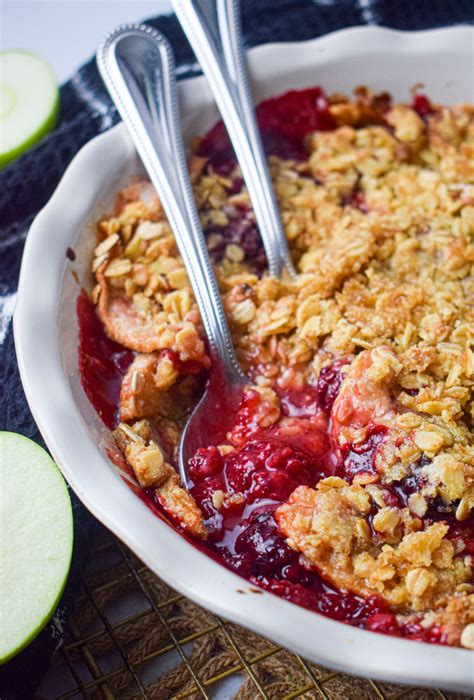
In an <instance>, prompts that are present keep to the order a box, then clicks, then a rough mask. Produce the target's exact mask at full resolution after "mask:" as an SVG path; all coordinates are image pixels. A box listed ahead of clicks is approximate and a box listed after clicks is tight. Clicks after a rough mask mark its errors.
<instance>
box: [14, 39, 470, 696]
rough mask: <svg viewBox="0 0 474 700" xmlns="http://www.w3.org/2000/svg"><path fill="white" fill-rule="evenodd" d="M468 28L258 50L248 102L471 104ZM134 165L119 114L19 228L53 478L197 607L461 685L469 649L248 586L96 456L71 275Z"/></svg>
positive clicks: (341, 664)
mask: <svg viewBox="0 0 474 700" xmlns="http://www.w3.org/2000/svg"><path fill="white" fill-rule="evenodd" d="M473 36H474V32H473V30H472V29H470V28H468V27H456V28H451V29H442V30H434V31H427V32H416V33H401V32H395V31H392V30H387V29H381V28H374V27H363V28H356V29H349V30H344V31H340V32H336V33H334V34H330V35H328V36H325V37H323V38H320V39H316V40H313V41H309V42H304V43H297V44H296V43H295V44H270V45H266V46H263V47H258V48H256V49H253V50H252V51H250V54H249V59H250V68H251V75H252V80H253V85H254V88H255V98H256V100H257V101H259V100H261V99H263V98H266V97H269V96H271V95H276V94H278V93H281V92H283V91H285V90H288V89H290V88H302V87H307V86H314V85H317V84H319V85H322V86H324V87H325V88H326V89H327V91H328V92H333V91H342V92H350V91H351V90H352V88H353V87H355V86H356V85H360V84H364V85H367V86H369V87H371V88H373V89H376V90H389V91H390V92H391V93H392V94H393V96H394V98H395V99H399V100H408V99H409V90H410V88H411V87H412V86H413V85H414V84H415V83H419V82H421V83H423V84H424V86H425V88H424V89H425V91H426V93H427V94H428V95H429V96H430V97H431V98H432V99H433V100H434V101H439V102H444V103H455V102H461V101H472V97H473V96H472V73H471V74H470V70H469V68H470V65H472V64H471V60H472V42H473ZM179 90H180V99H181V113H182V121H183V128H184V132H185V136H186V138H187V139H190V138H191V137H192V136H195V135H197V134H200V133H203V132H204V131H205V130H206V129H208V128H209V127H210V126H211V125H212V124H213V123H214V121H215V120H216V118H217V113H216V110H215V108H214V106H213V104H212V99H211V97H210V94H209V91H208V89H207V86H206V84H205V81H204V79H203V78H194V79H192V80H188V81H183V82H181V83H180V85H179ZM137 172H140V165H139V163H138V161H137V158H136V156H135V154H134V149H133V146H132V145H131V142H130V140H129V138H128V135H127V133H126V132H125V129H124V127H123V125H121V124H120V125H118V126H116V127H114V128H113V129H111V130H110V131H108V132H106V133H105V134H103V135H101V136H98V137H97V138H95V139H93V140H92V141H90V143H88V144H87V145H86V146H85V147H84V148H82V150H81V151H80V152H79V153H78V155H77V156H76V157H75V158H74V160H73V161H72V163H71V164H70V166H69V167H68V169H67V171H66V173H65V175H64V177H63V179H62V181H61V183H60V184H59V186H58V188H57V190H56V192H55V193H54V195H53V197H52V198H51V200H50V201H49V203H48V204H47V205H46V207H45V208H44V209H43V210H42V211H41V212H40V213H39V214H38V216H37V217H36V219H35V221H34V222H33V224H32V226H31V229H30V232H29V234H28V239H27V243H26V247H25V252H24V257H23V264H22V269H21V276H20V285H19V292H18V301H17V307H16V311H15V316H14V332H15V343H16V350H17V355H18V362H19V367H20V373H21V377H22V381H23V386H24V388H25V392H26V396H27V399H28V402H29V405H30V408H31V410H32V412H33V415H34V417H35V420H36V421H37V423H38V426H39V428H40V430H41V432H42V435H43V437H44V439H45V441H46V443H47V445H48V447H49V449H50V450H51V453H52V455H53V457H54V458H55V460H56V461H57V463H58V464H59V466H60V468H61V470H62V471H63V474H64V476H65V477H66V479H67V480H68V482H69V483H70V485H71V486H72V488H73V489H74V491H75V492H76V494H77V495H78V496H79V498H80V499H81V500H82V501H83V502H84V504H85V505H86V506H87V507H88V508H89V510H90V511H91V512H92V513H93V514H94V515H95V516H96V517H97V518H98V519H99V520H100V521H101V522H103V523H104V524H105V525H106V526H107V527H109V528H110V529H111V530H112V531H113V532H114V533H115V534H116V535H117V536H118V537H120V538H121V539H122V540H123V541H124V542H125V543H126V544H127V545H128V546H129V547H130V548H131V549H132V550H133V551H134V552H135V553H136V554H137V555H138V556H139V557H140V558H141V559H142V560H143V561H144V562H145V564H146V565H147V566H149V567H150V568H151V569H152V570H153V571H154V572H156V574H157V575H158V576H160V577H162V578H163V579H165V580H166V581H167V582H168V583H169V584H170V585H171V586H172V587H173V588H176V589H177V590H178V591H180V592H181V593H182V594H184V595H186V596H188V597H189V598H191V599H193V600H194V601H196V602H197V603H198V604H200V605H203V606H204V607H206V608H209V609H210V610H212V611H214V612H216V613H218V614H219V615H222V616H223V617H225V618H228V619H230V620H233V621H235V622H237V623H239V624H242V625H244V626H246V627H249V628H251V629H253V630H255V631H256V632H258V633H260V634H263V635H266V636H268V637H270V638H272V639H274V640H275V641H277V642H278V643H280V644H282V645H284V646H286V647H288V648H290V649H292V650H294V651H296V652H297V653H300V654H301V655H303V656H304V657H306V658H308V659H311V660H314V661H316V662H318V663H321V664H323V665H326V666H330V667H332V668H335V669H338V670H343V671H347V672H349V673H354V674H358V675H363V676H367V677H372V678H378V679H383V680H387V681H392V682H397V683H409V684H416V685H425V686H440V687H443V688H447V689H452V690H457V691H465V692H470V691H472V689H473V686H474V656H473V655H472V654H471V652H468V651H465V650H461V649H452V648H445V647H439V646H435V645H429V644H422V643H418V642H412V641H408V640H401V639H397V638H394V637H390V636H385V635H380V634H375V633H372V632H367V631H363V630H359V629H355V628H352V627H350V626H348V625H345V624H342V623H339V622H336V621H333V620H331V619H328V618H325V617H322V616H320V615H317V614H316V613H313V612H309V611H307V610H304V609H303V608H300V607H298V606H296V605H293V604H292V603H288V602H286V601H284V600H282V599H280V598H278V597H276V596H274V595H272V594H270V593H266V592H262V594H261V595H255V594H254V593H252V592H251V588H252V587H251V586H250V585H249V584H247V582H245V581H244V580H243V579H241V578H240V577H238V576H237V575H235V574H233V573H231V572H230V571H228V570H226V569H225V568H224V567H222V566H221V565H219V564H218V563H216V562H215V561H213V560H212V559H210V558H208V557H207V556H206V555H204V554H202V553H201V552H200V551H199V550H197V549H196V548H194V547H193V546H192V545H190V544H188V543H187V542H186V541H185V540H184V539H183V538H182V537H181V536H180V535H179V534H178V533H176V532H175V531H174V530H173V529H172V528H171V527H169V526H168V525H167V524H166V523H164V522H162V521H161V520H160V519H159V518H157V517H156V516H155V515H153V513H152V512H151V511H150V510H149V509H148V508H147V506H146V505H145V504H144V503H143V502H142V501H141V500H140V499H139V498H138V497H137V496H136V495H135V494H134V493H133V492H132V491H131V489H129V488H128V487H127V486H126V484H124V482H123V480H122V479H121V478H120V476H119V475H118V473H117V469H116V468H115V467H114V466H113V465H111V463H110V462H109V460H108V459H107V457H106V456H105V454H104V451H103V450H104V445H106V444H107V440H108V431H107V430H106V429H105V427H104V426H103V425H102V423H101V421H100V420H99V418H98V416H97V415H96V413H95V411H94V409H93V408H92V406H91V405H90V404H89V401H88V400H87V398H86V396H85V394H84V392H83V390H82V387H81V384H80V381H79V377H78V368H77V365H78V358H77V322H76V314H75V302H76V298H77V295H78V293H79V291H80V285H84V286H86V287H89V288H90V285H91V280H90V278H89V273H88V269H89V264H90V253H91V251H92V248H93V247H94V235H93V229H94V221H95V220H96V218H97V217H98V216H99V215H100V213H101V212H102V213H103V212H104V211H107V210H108V209H109V208H110V205H111V203H112V201H113V195H114V192H115V191H116V190H117V189H118V187H119V186H120V185H122V184H123V183H124V182H126V181H127V180H128V179H129V178H130V177H131V176H132V175H133V174H136V173H137ZM68 247H71V248H73V249H74V251H75V253H76V256H77V257H76V260H75V262H74V263H71V262H69V261H68V260H67V258H66V249H67V248H68ZM73 272H74V274H72V273H73ZM242 591H244V592H246V594H242Z"/></svg>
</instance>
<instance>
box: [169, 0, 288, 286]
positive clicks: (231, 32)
mask: <svg viewBox="0 0 474 700" xmlns="http://www.w3.org/2000/svg"><path fill="white" fill-rule="evenodd" d="M172 5H173V9H174V11H175V13H176V15H177V17H178V20H179V22H180V24H181V26H182V28H183V30H184V32H185V34H186V36H187V38H188V40H189V43H190V44H191V46H192V48H193V50H194V53H195V54H196V57H197V59H198V61H199V63H200V65H201V68H202V70H203V72H204V75H205V76H206V77H207V79H208V83H209V87H210V89H211V91H212V94H213V95H214V99H215V101H216V103H217V106H218V108H219V111H220V113H221V115H222V119H223V121H224V124H225V126H226V128H227V131H228V133H229V137H230V140H231V142H232V145H233V146H234V150H235V153H236V155H237V160H238V162H239V165H240V167H241V169H242V174H243V177H244V180H245V184H246V185H247V190H248V193H249V196H250V200H251V202H252V206H253V210H254V212H255V216H256V219H257V223H258V226H259V229H260V235H261V237H262V240H263V246H264V248H265V253H266V255H267V260H268V269H269V272H270V274H271V275H274V276H276V277H279V276H280V275H281V273H282V272H283V270H284V269H286V270H287V271H288V272H289V273H290V274H291V275H294V274H295V271H294V268H293V264H292V262H291V256H290V253H289V250H288V244H287V240H286V236H285V232H284V230H283V226H282V223H281V218H280V213H279V210H278V205H277V202H276V199H275V195H274V192H273V187H272V183H271V180H270V176H269V173H268V168H267V161H266V158H265V153H264V150H263V147H262V142H261V139H260V134H259V130H258V126H257V121H256V119H255V112H254V108H253V102H252V96H251V93H250V87H249V79H248V74H247V68H246V61H245V51H244V48H243V44H242V36H241V31H240V17H239V3H238V0H172Z"/></svg>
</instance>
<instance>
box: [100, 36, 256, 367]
mask: <svg viewBox="0 0 474 700" xmlns="http://www.w3.org/2000/svg"><path fill="white" fill-rule="evenodd" d="M97 64H98V67H99V71H100V74H101V76H102V79H103V81H104V83H105V85H106V87H107V90H108V91H109V93H110V95H111V97H112V100H113V101H114V103H115V105H116V107H117V109H118V111H119V113H120V115H121V117H122V119H123V121H124V123H125V125H126V127H127V129H128V131H129V134H130V136H131V138H132V140H133V142H134V144H135V147H136V149H137V151H138V154H139V156H140V158H141V160H142V162H143V165H144V167H145V169H146V171H147V172H148V175H149V177H150V180H151V182H152V184H153V185H154V187H155V189H156V191H157V193H158V195H159V197H160V200H161V203H162V205H163V209H164V211H165V214H166V216H167V218H168V221H169V224H170V226H171V229H172V231H173V233H174V235H175V239H176V242H177V245H178V249H179V252H180V254H181V257H182V258H183V262H184V265H185V267H186V271H187V273H188V276H189V279H190V282H191V286H192V288H193V292H194V295H195V297H196V301H197V304H198V307H199V311H200V313H201V318H202V320H203V324H204V328H205V330H206V333H207V337H208V339H209V342H210V345H211V350H213V351H214V354H215V353H217V355H218V357H219V358H220V360H221V362H222V364H223V367H224V370H225V371H226V373H227V374H229V375H230V376H235V375H237V376H238V377H239V378H241V379H242V378H244V375H243V372H242V370H241V368H240V366H239V364H238V362H237V359H236V356H235V353H234V349H233V345H232V338H231V334H230V331H229V326H228V325H227V320H226V316H225V313H224V307H223V304H222V300H221V297H220V294H219V289H218V286H217V281H216V278H215V275H214V271H213V268H212V264H211V261H210V258H209V254H208V251H207V247H206V241H205V238H204V235H203V232H202V229H201V224H200V221H199V214H198V212H197V209H196V204H195V201H194V196H193V191H192V188H191V182H190V179H189V174H188V168H187V164H186V156H185V151H184V145H183V139H182V135H181V127H180V125H181V120H180V116H179V109H178V100H177V92H176V80H175V71H174V60H173V54H172V51H171V47H170V45H169V43H168V41H167V39H165V37H164V36H163V35H162V34H160V33H159V32H157V31H156V30H154V29H153V28H152V27H148V26H146V25H125V26H122V27H119V28H117V29H116V30H115V31H114V32H112V33H111V34H110V35H109V36H107V37H106V38H105V40H104V42H103V43H102V44H101V46H100V47H99V49H98V51H97Z"/></svg>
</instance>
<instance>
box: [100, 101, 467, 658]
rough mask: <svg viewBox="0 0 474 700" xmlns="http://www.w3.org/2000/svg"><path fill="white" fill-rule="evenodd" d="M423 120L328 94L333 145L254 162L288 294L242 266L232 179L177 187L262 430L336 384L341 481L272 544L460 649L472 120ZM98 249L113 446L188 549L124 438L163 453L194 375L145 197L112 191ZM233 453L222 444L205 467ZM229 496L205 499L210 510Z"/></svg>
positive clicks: (161, 233) (444, 113)
mask: <svg viewBox="0 0 474 700" xmlns="http://www.w3.org/2000/svg"><path fill="white" fill-rule="evenodd" d="M419 111H420V110H419ZM427 111H428V112H429V113H424V114H423V118H422V116H420V114H419V113H418V112H417V111H416V110H415V109H413V108H412V107H409V106H407V105H403V104H398V105H391V103H390V101H389V98H388V97H387V96H374V95H371V94H370V93H368V92H367V91H366V90H363V89H360V90H359V91H358V92H356V95H355V97H354V99H353V100H348V99H346V98H344V97H342V96H334V97H333V98H332V99H331V100H330V104H329V113H330V115H331V118H332V119H333V120H334V123H335V126H336V128H334V129H333V130H331V131H316V132H314V133H312V134H310V135H309V137H308V138H307V140H306V145H307V150H308V155H307V158H306V159H304V160H288V159H284V158H282V157H277V156H270V159H269V163H270V170H271V176H272V179H273V183H274V187H275V191H276V195H277V197H278V202H279V205H280V208H281V212H282V219H283V223H284V227H285V231H286V235H287V238H288V241H289V245H290V248H291V252H292V256H293V258H294V261H295V265H296V267H297V270H298V275H297V276H296V278H294V279H285V278H284V279H280V280H277V279H275V278H272V277H269V276H268V275H267V274H266V273H265V272H264V269H263V268H262V265H261V251H259V253H258V255H256V254H255V245H254V238H253V236H254V232H255V222H254V219H253V214H252V211H251V208H250V202H249V198H248V194H247V192H246V189H245V187H244V186H243V183H242V181H241V176H240V172H239V169H238V166H233V167H232V168H231V170H230V171H229V172H226V173H222V172H220V171H219V169H215V168H213V167H212V165H210V164H209V163H208V161H207V159H206V158H205V157H202V156H194V157H193V159H192V160H191V163H190V169H191V173H192V179H193V183H194V192H195V196H196V200H197V203H198V206H199V210H200V215H201V221H202V225H203V227H204V229H205V231H206V234H207V242H208V247H209V250H210V252H211V253H212V254H213V256H214V260H215V271H216V274H217V277H218V281H219V287H220V290H221V294H222V298H223V301H224V304H225V308H226V311H227V314H228V318H229V322H230V324H231V329H232V333H233V337H234V342H235V346H236V349H237V353H238V356H239V359H240V361H241V363H242V365H243V366H244V367H245V369H246V370H247V371H248V373H249V374H250V376H251V377H252V378H253V379H254V380H255V382H256V383H257V386H258V387H259V391H260V392H261V395H262V403H261V405H260V413H259V418H258V419H259V421H261V427H268V426H270V425H276V424H278V425H280V424H282V423H281V422H282V421H283V424H286V426H287V427H288V422H289V419H287V418H286V419H285V418H283V419H282V415H281V403H280V398H279V396H281V395H282V393H284V392H285V391H287V390H291V391H295V390H296V391H298V390H300V389H302V388H304V387H305V386H308V385H314V384H315V383H316V381H317V379H318V377H319V376H320V375H321V371H322V370H324V369H325V368H327V367H330V366H332V365H333V364H334V363H335V362H339V363H341V366H342V367H343V369H344V372H343V381H342V385H341V387H340V389H339V391H338V393H337V396H336V398H335V401H334V404H333V406H332V409H331V410H330V416H329V417H330V421H329V424H330V426H331V427H330V439H331V441H332V445H333V449H334V453H335V454H336V456H337V457H338V459H339V463H340V465H342V466H340V468H339V470H338V476H329V477H328V478H325V479H323V480H321V481H319V483H317V484H313V485H310V486H308V485H304V486H299V487H298V488H296V490H295V491H294V492H293V493H292V494H291V495H290V496H289V498H288V499H287V500H286V502H285V503H283V504H282V505H280V507H279V508H278V510H277V511H276V515H275V519H276V521H277V523H278V526H279V528H280V532H281V533H282V534H283V535H284V537H285V538H286V540H287V543H288V545H289V546H290V547H291V548H292V549H294V550H295V551H297V552H298V553H300V554H301V557H302V561H304V563H305V565H307V566H309V567H313V568H315V569H316V570H317V571H319V572H320V573H321V575H322V576H323V577H324V578H325V579H326V580H327V581H329V582H331V583H332V584H333V585H334V586H336V588H338V589H340V590H343V591H351V592H353V593H355V594H357V595H360V596H363V597H367V596H373V595H376V596H378V597H380V598H381V599H382V600H384V601H385V602H386V603H387V604H388V605H389V606H390V607H391V609H393V610H394V611H395V612H396V613H397V614H398V615H399V616H400V619H406V620H409V619H411V616H413V615H416V616H417V617H416V619H417V620H418V621H419V620H422V624H423V625H425V626H426V627H429V626H430V625H438V626H441V627H442V628H443V629H444V630H445V631H446V635H447V638H448V642H449V643H450V644H462V645H464V646H466V647H468V648H474V596H473V593H472V590H473V589H472V586H471V582H472V571H471V564H472V561H471V560H472V556H471V555H472V553H473V551H474V548H473V541H472V520H470V518H471V519H472V515H471V511H472V508H473V506H474V447H473V440H472V437H473V433H472V420H473V413H474V402H473V384H474V354H473V349H472V345H473V339H474V276H473V262H474V246H473V234H474V187H473V183H474V158H473V155H474V112H473V108H472V107H471V106H468V105H458V106H454V107H451V108H447V107H441V106H439V107H438V106H435V107H433V108H432V109H431V107H430V109H429V110H427ZM98 237H99V241H98V244H97V248H96V249H95V255H94V260H93V263H92V271H93V274H94V276H95V279H96V286H95V288H94V290H93V292H92V300H93V302H94V303H95V304H96V305H97V309H98V313H99V315H100V318H101V319H102V321H103V324H104V326H105V329H106V332H107V334H108V335H109V337H110V338H112V339H113V340H115V341H117V342H119V343H121V344H122V345H124V346H125V347H127V348H130V349H131V350H133V351H136V353H137V355H136V358H135V360H134V362H133V363H132V364H131V366H130V368H129V370H128V373H127V374H126V376H125V379H124V381H123V384H122V392H121V397H120V414H121V416H120V417H121V421H122V423H121V425H120V427H119V428H118V429H117V431H116V436H117V441H118V444H119V446H120V447H121V449H122V450H123V452H124V454H125V456H126V458H127V459H128V461H129V463H130V464H131V466H132V467H133V469H134V471H135V473H136V476H137V479H138V481H139V482H140V484H142V485H145V486H146V487H152V488H156V489H157V490H158V493H159V499H160V502H162V503H163V504H164V508H165V510H166V509H167V510H168V511H169V512H171V513H174V514H175V515H176V517H177V519H178V521H179V522H180V523H181V524H184V526H185V527H186V528H187V529H188V531H190V532H192V533H194V534H195V535H196V536H197V537H201V538H204V537H205V536H206V530H205V526H204V520H203V516H202V514H201V512H200V510H199V507H198V506H197V505H196V503H195V502H194V500H193V498H192V497H191V496H190V495H189V494H187V493H186V492H185V491H183V489H182V488H181V487H180V486H179V482H178V479H177V476H176V473H175V471H174V469H173V467H172V466H171V465H170V464H169V462H167V461H166V460H165V458H164V456H163V454H162V452H161V449H160V447H159V444H158V443H159V440H158V439H156V440H154V439H153V438H152V437H151V433H150V427H149V424H148V423H147V422H146V420H145V421H144V420H143V419H153V420H154V421H156V420H158V423H159V424H160V435H161V437H162V438H163V439H165V441H166V442H167V444H168V445H170V444H171V445H173V444H176V443H177V441H178V439H179V430H180V426H181V423H182V419H183V415H184V414H185V411H186V409H187V408H188V407H189V406H190V404H191V403H192V401H193V400H194V397H195V395H196V391H197V390H198V383H199V380H198V376H197V375H198V372H199V370H200V369H201V368H208V367H209V358H208V356H207V354H206V348H205V344H204V342H203V341H204V333H203V328H202V325H201V322H200V318H199V313H198V309H197V306H196V302H195V300H194V297H193V293H192V291H191V288H190V286H189V283H188V279H187V276H186V272H185V270H184V267H183V264H182V260H181V258H180V256H179V254H178V251H177V248H176V244H175V241H174V238H173V235H172V233H171V230H170V228H169V225H168V223H167V221H166V219H165V217H164V214H163V211H162V208H161V205H160V202H159V201H158V199H157V198H156V196H155V194H154V192H153V190H152V189H151V187H150V185H149V183H147V182H137V183H135V184H133V185H132V186H130V187H128V188H126V189H125V190H123V191H122V192H121V193H119V195H118V198H117V208H116V211H115V213H114V215H113V216H110V217H107V218H104V219H103V220H102V221H100V222H99V224H98ZM259 256H260V257H259ZM285 421H286V423H285ZM290 422H291V421H290ZM374 435H378V436H379V438H378V440H375V441H374V437H373V436H374ZM234 437H235V436H234ZM370 440H372V441H373V460H372V463H371V466H370V468H367V467H363V468H354V467H353V464H354V463H353V461H352V462H351V459H350V455H351V454H354V453H357V450H358V449H359V452H360V451H361V450H362V446H363V445H365V444H367V442H368V441H370ZM235 449H236V441H235V439H234V440H233V439H232V436H231V437H230V438H229V444H228V445H226V446H223V447H222V448H221V452H222V453H223V454H228V453H229V451H230V452H232V450H235ZM351 465H352V466H351ZM230 496H231V494H225V493H223V492H222V491H220V493H219V497H218V496H216V498H215V501H216V503H217V505H216V507H218V506H219V503H220V504H221V505H222V503H224V502H225V499H226V498H229V497H230ZM233 497H237V498H238V494H237V496H236V494H234V495H233ZM218 502H219V503H218ZM219 507H220V506H219ZM463 523H465V524H466V528H464V530H463V529H462V524H463ZM468 523H470V529H469V528H468V527H467V524H468ZM457 525H458V526H459V528H460V529H459V531H458V530H456V527H457ZM468 532H470V533H471V535H468V534H466V533H468ZM459 533H461V534H459ZM469 537H470V538H471V539H470V540H469Z"/></svg>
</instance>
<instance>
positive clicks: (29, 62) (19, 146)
mask: <svg viewBox="0 0 474 700" xmlns="http://www.w3.org/2000/svg"><path fill="white" fill-rule="evenodd" d="M58 105H59V92H58V87H57V84H56V80H55V78H54V75H53V73H52V71H51V68H50V67H49V66H48V64H47V63H45V61H43V59H42V58H40V57H39V56H36V55H35V54H32V53H28V52H26V51H1V52H0V167H1V166H2V165H6V164H7V163H9V162H10V161H12V160H14V159H15V158H16V157H17V156H19V155H21V154H22V153H24V151H26V150H27V149H28V148H29V147H30V146H32V145H33V144H35V143H36V142H37V141H39V140H40V139H41V138H42V137H43V136H44V135H45V134H46V133H47V132H48V131H50V129H52V127H53V126H54V123H55V121H56V115H57V112H58Z"/></svg>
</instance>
